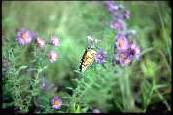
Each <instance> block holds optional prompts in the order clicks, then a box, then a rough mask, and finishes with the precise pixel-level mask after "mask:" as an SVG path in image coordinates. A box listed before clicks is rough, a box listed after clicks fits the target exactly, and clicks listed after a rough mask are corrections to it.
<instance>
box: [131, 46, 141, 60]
mask: <svg viewBox="0 0 173 115" xmlns="http://www.w3.org/2000/svg"><path fill="white" fill-rule="evenodd" d="M129 55H130V56H131V57H133V58H135V59H137V60H138V59H139V57H140V49H139V47H137V46H136V44H134V43H131V44H130V48H129Z"/></svg>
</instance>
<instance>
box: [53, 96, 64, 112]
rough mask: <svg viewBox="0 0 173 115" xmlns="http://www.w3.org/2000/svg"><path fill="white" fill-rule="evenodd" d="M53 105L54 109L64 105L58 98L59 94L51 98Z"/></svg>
mask: <svg viewBox="0 0 173 115" xmlns="http://www.w3.org/2000/svg"><path fill="white" fill-rule="evenodd" d="M51 105H52V108H53V109H54V110H57V109H59V108H60V107H61V105H62V100H61V99H59V98H58V96H54V97H53V98H52V100H51Z"/></svg>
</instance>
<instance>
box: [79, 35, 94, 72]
mask: <svg viewBox="0 0 173 115" xmlns="http://www.w3.org/2000/svg"><path fill="white" fill-rule="evenodd" d="M94 42H96V40H95V41H94V40H93V38H92V37H91V36H88V48H86V50H85V52H84V54H83V56H82V59H81V61H80V67H79V69H80V71H82V72H84V71H85V70H86V69H87V68H88V66H90V65H91V64H92V63H93V61H94V59H95V55H96V51H94V48H93V47H94Z"/></svg>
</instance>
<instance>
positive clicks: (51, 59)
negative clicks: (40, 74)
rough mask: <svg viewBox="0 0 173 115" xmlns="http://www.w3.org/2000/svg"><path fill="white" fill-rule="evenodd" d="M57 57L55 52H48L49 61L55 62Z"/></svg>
mask: <svg viewBox="0 0 173 115" xmlns="http://www.w3.org/2000/svg"><path fill="white" fill-rule="evenodd" d="M57 58H58V55H57V53H56V52H54V51H51V52H49V54H48V59H49V61H50V62H51V63H53V62H55V61H56V60H57Z"/></svg>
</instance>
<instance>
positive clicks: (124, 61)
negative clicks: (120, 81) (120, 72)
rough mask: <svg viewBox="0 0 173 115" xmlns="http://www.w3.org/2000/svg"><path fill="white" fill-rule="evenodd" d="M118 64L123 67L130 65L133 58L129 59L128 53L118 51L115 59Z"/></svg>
mask: <svg viewBox="0 0 173 115" xmlns="http://www.w3.org/2000/svg"><path fill="white" fill-rule="evenodd" d="M114 59H115V61H116V63H117V64H120V65H121V66H126V65H129V64H130V63H131V61H132V58H130V57H129V53H128V52H127V51H118V52H117V53H116V54H115V57H114Z"/></svg>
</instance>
